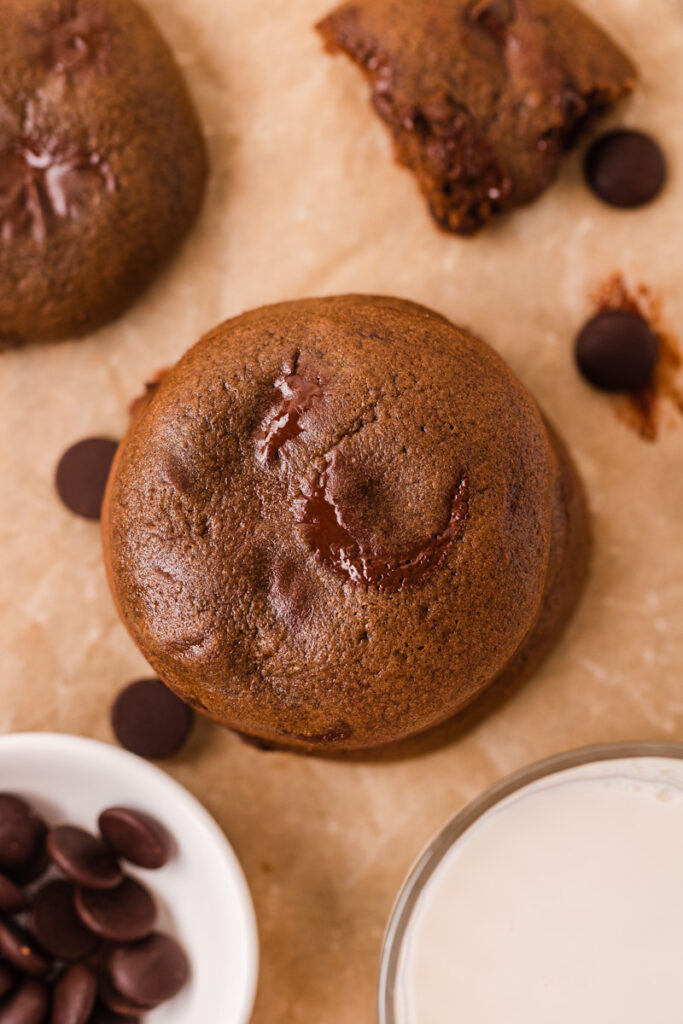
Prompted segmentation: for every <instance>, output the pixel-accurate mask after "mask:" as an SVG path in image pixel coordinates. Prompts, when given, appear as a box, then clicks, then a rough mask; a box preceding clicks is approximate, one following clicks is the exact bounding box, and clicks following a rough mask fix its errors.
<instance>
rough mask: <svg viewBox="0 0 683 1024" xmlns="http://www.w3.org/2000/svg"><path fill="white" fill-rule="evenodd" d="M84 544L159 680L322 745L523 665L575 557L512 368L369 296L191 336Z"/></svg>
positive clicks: (576, 583) (441, 327) (439, 714)
mask: <svg viewBox="0 0 683 1024" xmlns="http://www.w3.org/2000/svg"><path fill="white" fill-rule="evenodd" d="M103 532H104V542H105V558H106V562H107V568H108V572H109V578H110V582H111V585H112V589H113V593H114V597H115V600H116V602H117V605H118V607H119V610H120V613H121V616H122V618H123V621H124V622H125V624H126V625H127V627H128V629H129V630H130V632H131V634H132V636H133V638H134V639H135V640H136V642H137V643H138V645H139V647H140V649H141V650H142V652H143V654H144V655H145V657H146V658H147V660H148V662H149V663H150V664H152V665H153V666H154V668H155V670H156V671H157V672H158V673H159V675H160V676H161V677H162V678H163V679H164V681H165V682H166V683H167V685H169V686H170V687H171V688H173V689H174V690H175V691H176V692H177V693H178V695H179V696H181V697H182V698H183V699H184V700H185V701H186V702H187V703H189V704H191V705H192V706H194V707H196V708H198V709H199V710H202V711H204V712H205V713H208V714H209V715H210V716H212V717H214V718H216V719H217V720H218V721H220V722H222V723H223V724H225V725H228V726H230V727H233V728H237V729H239V730H240V731H241V732H243V733H247V734H249V735H251V736H257V737H260V738H261V739H262V740H264V741H265V742H266V743H271V744H274V745H283V744H284V745H288V746H292V747H297V748H299V749H303V750H308V751H310V750H315V751H323V752H327V751H339V750H350V749H361V748H369V747H375V746H380V745H382V744H384V743H388V742H391V741H395V740H399V739H402V738H405V737H407V736H410V735H413V734H415V733H417V732H420V731H422V730H425V729H427V728H429V727H430V726H433V725H436V724H437V723H439V722H442V721H444V720H445V719H446V718H448V717H450V716H451V715H453V714H454V713H455V712H457V711H458V710H460V709H462V708H463V707H464V706H465V705H466V704H467V703H468V702H469V701H471V700H472V699H473V698H474V697H476V696H477V695H478V694H479V693H481V692H482V691H483V690H485V689H486V688H487V687H488V685H489V684H490V683H491V682H492V680H493V679H494V678H495V677H497V676H498V674H499V673H500V672H501V671H502V670H503V669H504V668H506V666H507V667H508V669H509V670H510V671H512V672H515V671H517V668H518V667H521V665H522V663H524V664H525V665H527V664H528V663H529V661H530V660H533V657H534V656H536V655H538V652H539V651H540V649H541V647H545V646H548V644H549V642H550V641H551V640H552V639H554V638H555V637H556V635H557V634H558V632H559V631H560V629H561V627H562V625H563V624H564V622H565V621H566V619H567V618H568V616H569V614H570V611H571V609H572V607H573V605H574V603H575V601H576V598H577V596H578V592H579V589H580V586H581V581H582V579H583V572H584V566H585V557H586V520H585V508H584V503H583V497H582V492H581V488H580V485H579V483H578V480H577V478H576V475H575V473H574V470H573V468H572V465H571V462H570V460H569V458H568V456H567V454H566V452H565V450H564V448H563V446H562V445H561V443H560V442H559V441H558V440H557V438H556V437H555V435H554V434H553V433H552V431H551V430H550V429H549V428H548V426H547V425H546V423H545V421H544V419H543V417H542V416H541V414H540V413H539V410H538V408H537V406H536V405H535V403H534V401H533V399H532V398H531V396H530V395H529V394H528V393H527V392H526V391H525V389H524V388H523V387H522V385H521V384H520V382H519V381H518V380H517V378H516V377H515V376H514V374H513V373H512V371H511V370H510V369H509V368H508V367H507V366H506V364H505V363H504V362H503V361H502V360H501V359H500V358H499V357H498V356H497V355H496V354H495V353H494V352H493V351H492V350H491V349H490V348H489V347H488V346H487V345H486V344H484V343H483V342H482V341H479V340H477V339H476V338H474V337H473V336H472V335H471V334H469V333H468V332H467V331H464V330H461V329H459V328H457V327H455V326H453V325H452V324H451V323H449V322H448V321H447V320H445V319H444V318H443V317H442V316H439V315H438V314H437V313H434V312H432V311H431V310H428V309H425V308H423V307H421V306H417V305H414V304H412V303H410V302H405V301H403V300H399V299H390V298H374V297H369V296H344V297H338V298H327V299H312V300H308V301H299V302H290V303H284V304H281V305H278V306H271V307H266V308H262V309H258V310H254V311H252V312H251V313H247V314H245V315H244V316H241V317H238V318H236V319H234V320H231V321H229V322H227V323H225V324H222V325H221V326H219V327H217V328H216V329H215V330H214V331H212V332H211V333H210V334H208V335H207V336H206V337H205V338H204V339H203V340H201V341H200V342H199V343H198V344H197V345H196V346H195V347H194V348H193V349H191V350H190V351H189V352H188V353H187V354H186V355H185V356H184V358H183V359H181V360H180V362H179V363H178V364H177V365H176V366H175V367H174V368H173V369H171V370H169V371H168V372H167V373H166V374H165V376H164V377H163V378H162V379H161V380H160V382H159V384H158V387H157V388H156V390H155V391H154V392H153V393H152V394H150V395H149V397H148V400H147V403H146V404H145V405H144V407H142V408H140V409H139V410H138V412H137V414H136V416H135V417H134V419H133V421H132V423H131V426H130V429H129V432H128V435H127V437H126V438H125V439H124V441H123V443H122V444H121V446H120V448H119V452H118V455H117V458H116V461H115V463H114V466H113V468H112V473H111V476H110V479H109V486H108V490H107V494H106V496H105V502H104V508H103ZM511 662H512V664H511Z"/></svg>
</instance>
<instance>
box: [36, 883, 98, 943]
mask: <svg viewBox="0 0 683 1024" xmlns="http://www.w3.org/2000/svg"><path fill="white" fill-rule="evenodd" d="M75 896H76V888H75V886H74V885H73V884H72V883H71V882H64V881H62V880H57V881H54V882H48V883H47V885H44V886H43V888H42V889H40V891H39V892H37V893H36V895H35V897H34V900H33V913H32V915H31V928H32V931H33V934H34V935H35V937H36V939H37V940H38V942H39V943H40V945H41V947H42V948H43V949H44V950H45V952H46V953H50V954H51V955H52V956H55V957H58V959H60V960H83V959H84V957H86V956H88V955H89V954H90V953H92V951H93V950H94V949H95V947H96V945H97V938H96V936H95V935H93V933H92V932H91V931H90V930H89V929H88V928H87V927H86V925H84V924H83V921H82V920H81V918H80V917H79V916H78V914H77V913H76V904H75Z"/></svg>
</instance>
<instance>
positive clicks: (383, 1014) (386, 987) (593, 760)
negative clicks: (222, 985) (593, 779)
mask: <svg viewBox="0 0 683 1024" xmlns="http://www.w3.org/2000/svg"><path fill="white" fill-rule="evenodd" d="M639 758H668V759H673V760H677V761H681V760H683V744H680V743H646V742H642V743H614V744H605V745H601V746H594V747H584V748H583V749H581V750H574V751H571V752H569V753H566V754H558V755H557V756H555V757H550V758H547V759H546V760H544V761H540V762H538V763H537V764H533V765H531V766H530V767H528V768H523V769H522V770H521V771H518V772H515V773H514V774H513V775H510V776H508V777H507V778H506V779H503V780H502V782H499V783H498V784H497V785H495V786H493V787H492V788H491V789H489V790H487V791H486V792H485V793H484V794H483V795H482V796H481V797H479V798H478V799H477V800H474V801H473V802H472V803H471V804H469V805H468V806H467V807H465V808H464V809H463V810H462V811H461V812H460V813H459V814H457V815H456V816H455V817H454V818H452V819H451V821H450V822H449V823H448V824H447V825H446V827H445V828H444V829H443V830H442V831H441V832H439V833H438V834H437V835H436V836H435V838H434V839H433V840H432V841H431V842H430V843H429V845H428V846H427V848H426V849H425V850H424V852H423V853H422V854H421V856H420V857H419V858H418V860H417V862H416V863H415V865H414V866H413V868H412V870H411V872H410V874H409V875H408V878H407V879H406V881H405V883H404V885H403V888H402V889H401V891H400V893H399V895H398V898H397V899H396V902H395V904H394V908H393V910H392V913H391V917H390V918H389V924H388V927H387V931H386V934H385V937H384V945H383V949H382V961H381V968H380V979H379V1024H397V1015H396V1003H395V1000H396V989H397V982H398V978H399V970H400V965H401V954H402V947H403V942H404V940H405V937H406V934H407V932H408V928H409V925H410V923H411V919H412V914H413V911H414V910H415V907H416V905H417V903H418V901H419V899H420V896H421V895H422V892H423V890H424V888H425V886H426V885H427V883H428V882H429V881H430V879H431V877H432V875H433V874H434V872H435V871H436V869H437V868H438V867H439V865H440V864H441V862H442V861H443V859H444V857H445V856H446V855H447V854H448V853H449V851H450V850H451V849H452V848H453V846H454V845H455V844H456V843H457V842H458V840H459V839H460V837H461V836H462V835H463V834H464V833H465V832H466V831H467V830H468V829H469V828H471V826H472V825H473V824H474V823H475V822H476V821H477V820H478V819H479V818H481V817H482V816H483V815H484V814H486V813H487V812H488V811H489V810H491V808H492V807H494V806H495V805H496V804H498V803H500V802H501V801H502V800H505V799H507V798H508V797H509V796H512V795H513V794H514V793H516V792H518V791H519V790H522V789H524V788H525V787H526V786H529V785H531V784H532V783H534V782H538V781H539V780H540V779H544V778H547V777H548V776H551V775H555V774H557V773H558V772H563V771H567V770H569V769H572V768H577V767H579V766H582V765H589V764H599V763H602V762H605V761H621V760H637V759H639Z"/></svg>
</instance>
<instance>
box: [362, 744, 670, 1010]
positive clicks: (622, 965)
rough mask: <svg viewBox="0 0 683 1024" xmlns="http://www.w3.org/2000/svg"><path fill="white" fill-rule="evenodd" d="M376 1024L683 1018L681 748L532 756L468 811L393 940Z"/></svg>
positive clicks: (415, 882)
mask: <svg viewBox="0 0 683 1024" xmlns="http://www.w3.org/2000/svg"><path fill="white" fill-rule="evenodd" d="M379 1019H380V1024H643V1022H647V1024H683V745H668V744H647V743H639V744H629V745H615V746H606V747H594V748H590V749H586V750H580V751H576V752H574V753H571V754H566V755H562V756H559V757H555V758H552V759H550V760H548V761H544V762H542V763H541V764H538V765H534V766H533V767H531V768H528V769H526V770H524V771H522V772H519V773H517V774H516V775H514V776H512V777H510V778H509V779H506V780H505V781H504V782H502V783H500V784H499V785H497V786H495V787H494V788H493V789H492V790H490V791H489V792H488V793H486V794H485V795H484V796H483V797H481V798H480V799H479V800H477V801H476V802H475V803H474V804H472V805H470V806H469V807H467V808H466V809H465V810H464V811H463V812H462V813H461V814H459V815H457V817H456V818H454V819H453V820H452V821H451V822H450V823H449V824H448V825H447V826H446V828H445V829H444V830H443V831H442V832H441V833H440V834H439V835H438V836H437V837H436V838H435V839H434V840H433V842H432V843H431V844H430V845H429V846H428V848H427V849H426V850H425V852H424V853H423V855H422V856H421V857H420V859H419V860H418V862H417V864H416V865H415V867H414V868H413V870H412V872H411V874H410V876H409V878H408V880H407V882H406V884H405V886H404V888H403V890H402V892H401V893H400V895H399V898H398V900H397V902H396V905H395V907H394V910H393V913H392V917H391V920H390V923H389V927H388V930H387V935H386V938H385V944H384V952H383V958H382V970H381V979H380V993H379Z"/></svg>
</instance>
